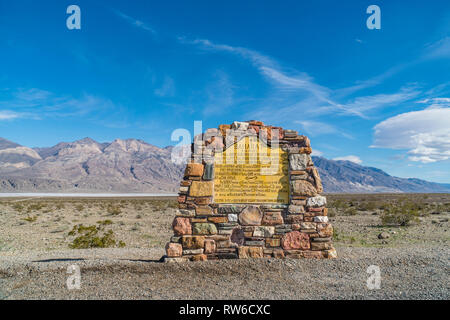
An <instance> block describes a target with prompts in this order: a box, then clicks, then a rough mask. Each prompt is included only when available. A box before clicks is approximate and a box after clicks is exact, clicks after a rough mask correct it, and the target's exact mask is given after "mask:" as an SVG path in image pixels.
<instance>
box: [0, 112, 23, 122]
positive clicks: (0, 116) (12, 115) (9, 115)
mask: <svg viewBox="0 0 450 320" xmlns="http://www.w3.org/2000/svg"><path fill="white" fill-rule="evenodd" d="M22 116H23V115H22V114H21V113H18V112H14V111H11V110H0V121H2V120H13V119H17V118H21V117H22Z"/></svg>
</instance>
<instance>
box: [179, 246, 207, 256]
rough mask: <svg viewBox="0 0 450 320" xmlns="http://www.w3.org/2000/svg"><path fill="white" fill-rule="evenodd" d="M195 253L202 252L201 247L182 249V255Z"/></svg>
mask: <svg viewBox="0 0 450 320" xmlns="http://www.w3.org/2000/svg"><path fill="white" fill-rule="evenodd" d="M195 254H203V248H201V249H186V250H183V255H195Z"/></svg>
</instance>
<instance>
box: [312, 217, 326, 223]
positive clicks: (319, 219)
mask: <svg viewBox="0 0 450 320" xmlns="http://www.w3.org/2000/svg"><path fill="white" fill-rule="evenodd" d="M314 222H328V217H327V216H316V217H314Z"/></svg>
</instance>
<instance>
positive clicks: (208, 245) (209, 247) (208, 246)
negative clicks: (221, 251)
mask: <svg viewBox="0 0 450 320" xmlns="http://www.w3.org/2000/svg"><path fill="white" fill-rule="evenodd" d="M204 249H205V250H204V253H206V254H210V253H214V252H215V251H216V242H215V241H214V240H212V239H205V248H204Z"/></svg>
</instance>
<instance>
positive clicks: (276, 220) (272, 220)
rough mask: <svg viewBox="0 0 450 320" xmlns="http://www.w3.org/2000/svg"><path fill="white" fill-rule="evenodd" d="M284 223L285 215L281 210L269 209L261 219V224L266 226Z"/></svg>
mask: <svg viewBox="0 0 450 320" xmlns="http://www.w3.org/2000/svg"><path fill="white" fill-rule="evenodd" d="M283 223H284V222H283V217H282V215H281V212H280V211H267V212H265V213H264V216H263V218H262V220H261V224H262V225H266V226H275V225H279V224H283Z"/></svg>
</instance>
